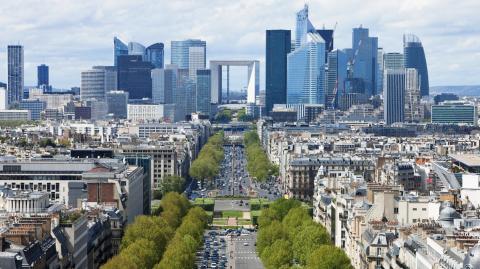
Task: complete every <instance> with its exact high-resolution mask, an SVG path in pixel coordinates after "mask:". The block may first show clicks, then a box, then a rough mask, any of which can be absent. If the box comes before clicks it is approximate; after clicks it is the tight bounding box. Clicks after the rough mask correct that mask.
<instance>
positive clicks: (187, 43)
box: [170, 39, 207, 69]
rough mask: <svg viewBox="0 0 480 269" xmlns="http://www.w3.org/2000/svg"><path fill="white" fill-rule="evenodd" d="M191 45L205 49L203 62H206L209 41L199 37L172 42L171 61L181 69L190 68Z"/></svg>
mask: <svg viewBox="0 0 480 269" xmlns="http://www.w3.org/2000/svg"><path fill="white" fill-rule="evenodd" d="M190 47H202V48H203V51H204V53H203V55H204V56H203V57H204V59H203V62H206V55H207V42H206V41H202V40H199V39H187V40H183V41H172V42H171V50H172V51H171V55H170V58H171V63H172V64H174V65H176V66H177V67H178V68H179V69H188V68H189V48H190Z"/></svg>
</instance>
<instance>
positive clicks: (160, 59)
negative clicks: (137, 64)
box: [146, 43, 164, 68]
mask: <svg viewBox="0 0 480 269" xmlns="http://www.w3.org/2000/svg"><path fill="white" fill-rule="evenodd" d="M163 48H164V45H163V43H155V44H152V45H150V46H148V47H147V49H146V54H147V61H149V62H151V63H152V64H153V66H155V68H163V65H164V51H163Z"/></svg>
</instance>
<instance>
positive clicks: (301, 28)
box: [295, 4, 315, 49]
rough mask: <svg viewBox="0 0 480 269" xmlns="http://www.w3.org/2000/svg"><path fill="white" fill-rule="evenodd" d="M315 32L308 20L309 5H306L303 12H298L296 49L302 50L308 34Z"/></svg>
mask: <svg viewBox="0 0 480 269" xmlns="http://www.w3.org/2000/svg"><path fill="white" fill-rule="evenodd" d="M311 32H315V27H313V25H312V23H311V22H310V20H309V19H308V5H307V4H305V6H304V7H303V9H302V10H300V11H298V12H297V23H296V29H295V49H297V48H300V46H301V45H302V44H304V43H305V42H306V41H307V33H311Z"/></svg>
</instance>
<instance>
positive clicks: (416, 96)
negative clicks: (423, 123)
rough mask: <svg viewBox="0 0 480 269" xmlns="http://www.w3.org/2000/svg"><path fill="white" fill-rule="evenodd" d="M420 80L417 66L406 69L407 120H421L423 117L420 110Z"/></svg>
mask: <svg viewBox="0 0 480 269" xmlns="http://www.w3.org/2000/svg"><path fill="white" fill-rule="evenodd" d="M420 108H421V106H420V80H419V76H418V71H417V69H415V68H406V69H405V121H406V122H419V121H420V120H421V119H422V115H421V110H420Z"/></svg>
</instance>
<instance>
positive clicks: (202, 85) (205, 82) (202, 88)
mask: <svg viewBox="0 0 480 269" xmlns="http://www.w3.org/2000/svg"><path fill="white" fill-rule="evenodd" d="M196 78H197V81H196V82H197V83H196V84H197V91H196V98H195V99H196V111H197V112H200V113H202V114H203V115H207V116H210V108H211V105H210V100H211V73H210V70H209V69H205V70H197V76H196Z"/></svg>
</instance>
